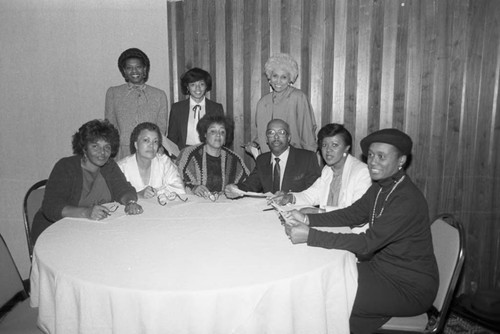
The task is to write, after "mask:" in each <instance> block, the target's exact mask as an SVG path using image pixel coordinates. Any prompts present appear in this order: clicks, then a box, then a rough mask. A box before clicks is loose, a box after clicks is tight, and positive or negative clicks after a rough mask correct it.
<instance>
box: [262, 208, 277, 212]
mask: <svg viewBox="0 0 500 334" xmlns="http://www.w3.org/2000/svg"><path fill="white" fill-rule="evenodd" d="M271 210H274V208H267V209H264V210H262V211H271Z"/></svg>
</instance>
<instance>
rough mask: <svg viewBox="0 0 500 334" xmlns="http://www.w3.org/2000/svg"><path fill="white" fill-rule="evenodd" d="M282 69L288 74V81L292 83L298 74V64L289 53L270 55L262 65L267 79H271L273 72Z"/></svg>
mask: <svg viewBox="0 0 500 334" xmlns="http://www.w3.org/2000/svg"><path fill="white" fill-rule="evenodd" d="M277 69H283V70H285V71H286V72H288V73H289V74H290V83H294V82H295V80H297V77H298V76H299V65H298V64H297V62H296V61H295V59H293V58H292V56H290V55H289V54H286V53H278V54H275V55H273V56H271V57H270V58H269V59H268V60H267V62H266V64H265V65H264V72H265V73H266V77H267V79H271V76H272V74H273V72H274V71H275V70H277Z"/></svg>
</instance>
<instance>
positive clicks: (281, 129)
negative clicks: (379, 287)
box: [225, 119, 321, 198]
mask: <svg viewBox="0 0 500 334" xmlns="http://www.w3.org/2000/svg"><path fill="white" fill-rule="evenodd" d="M266 137H267V145H268V146H269V149H270V150H271V152H266V153H263V154H261V155H259V156H258V157H257V161H256V163H255V168H254V169H253V171H252V172H251V173H250V175H249V176H248V177H247V178H246V179H245V180H244V181H243V182H240V183H238V184H228V185H227V186H226V188H225V193H226V196H227V197H228V198H237V197H240V196H241V194H240V193H239V192H238V189H240V190H243V191H252V192H264V193H267V192H272V193H273V194H274V193H276V192H278V191H284V192H288V191H302V190H305V189H307V188H309V186H311V185H312V184H313V183H314V181H316V179H317V178H318V177H319V176H320V174H321V171H320V168H319V165H318V159H317V157H316V154H315V153H314V152H311V151H307V150H303V149H299V148H295V147H293V146H290V139H291V138H290V128H289V126H288V124H287V123H286V122H285V121H283V120H281V119H273V120H271V121H270V122H269V123H268V124H267V130H266Z"/></svg>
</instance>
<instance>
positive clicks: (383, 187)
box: [307, 170, 439, 333]
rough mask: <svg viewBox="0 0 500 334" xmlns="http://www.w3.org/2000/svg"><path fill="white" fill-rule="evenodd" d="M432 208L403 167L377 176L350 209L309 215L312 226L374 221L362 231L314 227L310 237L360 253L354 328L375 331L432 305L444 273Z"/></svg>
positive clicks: (316, 243)
mask: <svg viewBox="0 0 500 334" xmlns="http://www.w3.org/2000/svg"><path fill="white" fill-rule="evenodd" d="M377 194H378V200H376V198H377ZM375 203H376V204H377V206H376V208H374V204H375ZM428 212H429V211H428V207H427V201H426V200H425V198H424V196H423V194H422V193H421V192H420V190H419V189H418V188H417V187H416V186H415V185H414V184H413V182H412V181H411V180H410V177H409V176H408V175H406V174H405V173H404V170H401V171H399V172H398V173H397V174H395V175H393V176H392V177H390V178H387V179H384V180H380V181H378V182H374V184H373V185H372V186H371V187H370V188H369V189H368V191H367V192H366V193H365V195H363V197H361V198H360V199H359V200H358V201H356V202H355V203H354V204H353V205H351V206H349V207H347V208H345V209H341V210H337V211H331V212H328V213H325V214H317V215H309V222H310V226H311V227H315V226H354V225H358V224H359V223H365V222H368V223H370V228H369V229H368V230H367V231H366V233H362V234H337V233H328V232H321V231H318V230H316V229H314V228H311V229H310V231H309V237H308V240H307V244H308V245H310V246H317V247H324V248H335V249H344V250H348V251H351V252H353V253H355V254H357V255H358V258H359V259H360V262H359V263H358V290H357V294H356V299H355V301H354V306H353V310H352V314H351V319H350V325H351V332H352V333H372V332H373V331H375V330H376V329H377V328H379V327H380V326H382V325H383V324H384V323H385V322H387V321H388V320H389V319H390V317H392V316H414V315H417V314H421V313H424V312H425V311H427V310H428V309H429V307H430V306H431V305H432V302H433V301H434V298H435V296H436V293H437V289H438V285H439V276H438V269H437V264H436V259H435V257H434V251H433V247H432V237H431V231H430V221H429V216H428ZM372 219H373V220H372ZM372 221H373V223H372Z"/></svg>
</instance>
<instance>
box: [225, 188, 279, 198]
mask: <svg viewBox="0 0 500 334" xmlns="http://www.w3.org/2000/svg"><path fill="white" fill-rule="evenodd" d="M234 188H235V189H233V191H234V192H235V193H237V194H238V195H241V196H250V197H262V198H266V197H269V196H272V195H273V194H271V193H270V192H267V193H264V194H263V193H256V192H253V191H243V190H241V189H239V188H236V187H234Z"/></svg>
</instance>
